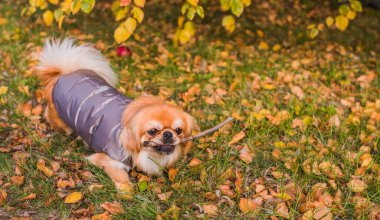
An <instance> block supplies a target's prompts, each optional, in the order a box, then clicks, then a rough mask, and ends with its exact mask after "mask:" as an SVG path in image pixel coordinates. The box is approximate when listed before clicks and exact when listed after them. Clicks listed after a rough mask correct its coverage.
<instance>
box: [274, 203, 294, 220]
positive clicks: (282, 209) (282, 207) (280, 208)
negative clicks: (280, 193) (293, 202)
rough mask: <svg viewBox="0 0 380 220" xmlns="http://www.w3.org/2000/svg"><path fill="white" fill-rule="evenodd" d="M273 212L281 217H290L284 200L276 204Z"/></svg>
mask: <svg viewBox="0 0 380 220" xmlns="http://www.w3.org/2000/svg"><path fill="white" fill-rule="evenodd" d="M274 212H275V213H276V214H277V215H279V216H281V217H283V218H285V219H289V218H290V216H289V209H288V207H286V204H285V203H284V202H281V203H279V204H277V206H276V208H275V210H274Z"/></svg>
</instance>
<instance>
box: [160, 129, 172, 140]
mask: <svg viewBox="0 0 380 220" xmlns="http://www.w3.org/2000/svg"><path fill="white" fill-rule="evenodd" d="M162 136H163V138H164V140H165V141H169V140H172V139H173V134H172V133H171V132H170V131H165V132H164V134H163V135H162Z"/></svg>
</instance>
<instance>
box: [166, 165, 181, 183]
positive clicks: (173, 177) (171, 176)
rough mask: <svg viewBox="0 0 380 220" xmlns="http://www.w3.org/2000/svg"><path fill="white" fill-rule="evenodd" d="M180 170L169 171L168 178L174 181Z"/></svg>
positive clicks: (172, 169)
mask: <svg viewBox="0 0 380 220" xmlns="http://www.w3.org/2000/svg"><path fill="white" fill-rule="evenodd" d="M178 170H179V169H175V168H170V169H169V171H168V176H169V180H170V181H172V182H173V181H174V179H175V177H176V175H177V173H178Z"/></svg>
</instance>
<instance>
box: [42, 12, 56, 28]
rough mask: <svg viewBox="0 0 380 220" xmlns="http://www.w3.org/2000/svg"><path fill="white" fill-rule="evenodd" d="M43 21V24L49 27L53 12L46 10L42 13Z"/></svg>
mask: <svg viewBox="0 0 380 220" xmlns="http://www.w3.org/2000/svg"><path fill="white" fill-rule="evenodd" d="M42 17H43V19H44V22H45V24H46V25H47V26H51V24H52V23H53V18H54V16H53V12H51V11H50V10H47V11H45V12H44V14H43V15H42Z"/></svg>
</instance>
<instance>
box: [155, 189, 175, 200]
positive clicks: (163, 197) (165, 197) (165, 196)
mask: <svg viewBox="0 0 380 220" xmlns="http://www.w3.org/2000/svg"><path fill="white" fill-rule="evenodd" d="M172 194H173V191H168V192H164V193H159V194H157V196H158V198H159V199H160V200H162V201H167V200H168V199H169V197H170V196H171V195H172Z"/></svg>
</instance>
